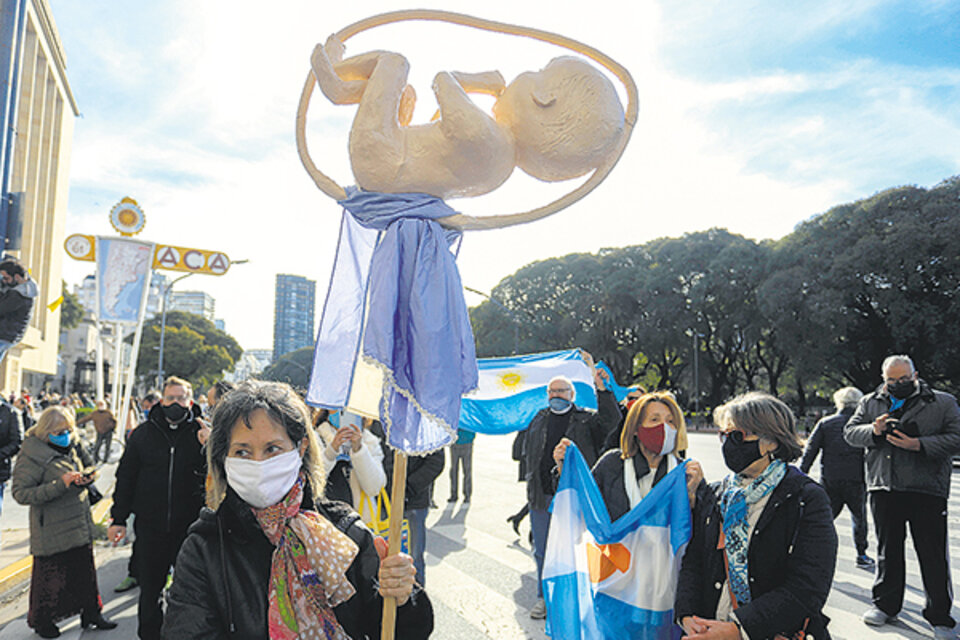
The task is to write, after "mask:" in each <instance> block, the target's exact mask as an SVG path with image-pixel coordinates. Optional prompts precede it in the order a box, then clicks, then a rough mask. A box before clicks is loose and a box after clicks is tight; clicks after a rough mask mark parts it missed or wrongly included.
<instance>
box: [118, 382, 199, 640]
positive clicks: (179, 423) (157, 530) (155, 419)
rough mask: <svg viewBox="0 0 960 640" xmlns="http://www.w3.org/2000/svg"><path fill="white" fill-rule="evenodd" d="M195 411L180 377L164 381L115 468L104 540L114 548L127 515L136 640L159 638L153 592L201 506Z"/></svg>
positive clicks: (160, 585) (157, 591)
mask: <svg viewBox="0 0 960 640" xmlns="http://www.w3.org/2000/svg"><path fill="white" fill-rule="evenodd" d="M199 418H200V407H199V406H197V405H195V404H194V402H193V388H192V386H191V385H190V383H189V382H188V381H186V380H184V379H182V378H177V377H170V378H167V380H166V382H164V385H163V396H162V399H161V401H160V402H159V403H157V404H155V405H154V406H153V407H152V408H151V409H150V413H149V414H148V416H147V420H146V421H145V422H144V423H143V424H141V425H140V426H138V427H137V428H136V429H134V430H133V432H132V433H131V434H130V439H129V440H128V441H127V446H126V448H125V449H124V452H123V457H121V458H120V464H119V466H118V467H117V484H116V488H115V489H114V494H113V500H114V502H113V509H112V511H111V516H112V518H113V522H112V524H111V526H110V528H109V530H108V531H107V537H108V538H109V539H110V540H111V541H113V542H114V544H116V542H118V541H119V540H121V539H122V538H123V537H124V536H125V535H126V523H127V518H128V517H129V516H130V514H131V513H132V514H134V515H135V516H136V518H135V519H134V525H133V526H134V532H135V533H136V537H137V543H136V544H137V554H136V562H137V567H136V570H137V579H138V580H139V583H140V603H139V609H138V616H139V620H138V628H137V631H138V633H139V636H140V638H143V639H144V640H155V639H159V638H160V627H161V625H162V624H163V613H162V612H161V609H160V594H161V592H162V591H163V586H164V583H165V582H166V579H167V574H168V573H169V572H170V568H171V567H172V566H173V565H174V562H175V561H176V558H177V553H178V552H179V551H180V545H181V544H182V543H183V540H184V538H186V536H187V528H188V527H189V526H190V525H191V524H192V523H193V521H194V520H196V519H197V516H198V515H199V513H200V509H201V508H202V507H203V502H204V496H203V481H204V477H205V470H204V459H203V454H202V453H201V444H200V437H199V433H200V431H201V428H202V424H201V422H200V420H199Z"/></svg>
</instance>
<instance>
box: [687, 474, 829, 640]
mask: <svg viewBox="0 0 960 640" xmlns="http://www.w3.org/2000/svg"><path fill="white" fill-rule="evenodd" d="M718 489H719V483H717V484H715V485H714V491H710V492H708V493H707V494H706V495H705V496H704V498H705V499H703V500H701V499H699V498H700V495H699V494H698V500H697V505H696V507H695V508H694V522H693V538H692V539H691V540H690V543H689V544H688V545H687V551H686V553H685V554H684V556H683V564H682V565H681V568H680V580H679V583H678V585H677V598H676V603H675V605H674V612H675V614H676V619H677V621H680V620H681V619H683V618H684V617H686V616H690V615H698V616H701V617H703V618H713V617H714V616H715V614H716V611H717V604H718V602H719V601H720V589H721V588H723V584H724V582H725V580H726V578H727V576H726V569H725V568H724V559H723V551H722V550H719V549H717V541H718V539H719V535H720V530H721V520H720V510H719V507H718V500H717V496H716V494H715V491H716V490H718ZM747 553H748V558H749V571H750V592H751V595H752V601H751V602H750V603H749V604H746V605H741V606H740V607H739V608H737V610H736V612H737V619H738V620H739V621H740V624H741V625H742V626H743V628H744V629H745V630H746V632H747V633H748V634H749V635H750V639H751V640H764V639H766V638H773V637H774V636H775V635H776V634H777V633H783V634H784V635H786V636H788V637H792V636H793V634H794V632H796V631H798V630H799V629H800V628H801V627H803V624H804V621H805V620H806V619H807V618H809V619H810V621H809V623H808V625H807V629H806V630H807V633H808V634H809V635H811V636H813V637H814V638H829V637H830V636H829V634H828V633H827V630H826V626H827V623H828V622H829V619H828V618H827V617H826V616H825V615H823V612H822V609H823V605H824V604H825V603H826V601H827V596H828V595H829V594H830V587H831V585H832V584H833V571H834V566H835V564H836V560H837V532H836V530H835V529H834V527H833V517H832V514H831V511H830V500H829V498H827V494H826V492H825V491H824V490H823V487H821V486H820V485H819V484H817V483H816V482H814V481H813V480H811V479H810V478H808V477H807V476H806V475H805V474H803V473H802V472H800V471H799V470H798V469H796V468H795V467H792V466H791V467H788V470H787V475H786V476H785V477H784V478H783V480H781V481H780V484H779V485H777V486H776V488H774V490H773V493H772V494H771V495H770V498H769V500H768V501H767V504H766V506H765V507H764V509H763V512H762V513H761V514H760V519H759V520H758V521H757V526H756V528H755V529H754V532H753V536H752V537H751V541H750V547H749V549H748V552H747Z"/></svg>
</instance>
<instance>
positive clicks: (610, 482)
mask: <svg viewBox="0 0 960 640" xmlns="http://www.w3.org/2000/svg"><path fill="white" fill-rule="evenodd" d="M561 446H563V443H561ZM559 448H560V447H558V449H559ZM563 448H564V450H565V449H566V447H565V446H563ZM686 450H687V426H686V422H685V421H684V418H683V411H681V410H680V406H679V405H678V404H677V401H676V400H675V399H674V397H673V394H671V393H670V392H667V391H654V392H652V393H645V394H643V395H642V396H640V397H639V398H638V399H636V400H635V401H634V402H633V404H632V405H631V406H630V410H629V411H628V412H627V417H626V419H625V420H624V421H623V428H622V429H621V430H620V448H619V449H611V450H610V451H607V452H606V453H605V454H603V456H601V458H600V459H599V460H597V463H596V464H595V465H594V466H593V477H594V479H595V480H596V481H597V486H598V487H599V488H600V495H602V496H603V501H604V503H605V504H606V505H607V511H608V512H609V514H610V520H611V521H613V520H617V519H618V518H620V517H621V516H623V515H624V514H625V513H627V512H628V511H630V510H631V509H632V508H634V507H635V506H637V504H639V502H640V501H641V500H643V498H645V497H646V495H647V494H648V493H650V490H651V489H652V488H653V487H654V485H656V484H657V483H658V482H660V480H662V479H663V478H664V477H665V476H666V475H667V474H668V473H670V472H671V471H673V470H674V469H675V468H676V467H677V465H679V464H681V463H682V462H683V457H684V456H685V455H686ZM557 453H562V452H557ZM686 474H687V493H688V495H689V497H690V504H691V506H692V505H694V504H695V503H696V497H697V491H698V489H700V490H701V491H706V490H707V487H706V484H702V480H703V470H702V469H701V468H700V463H699V462H697V461H696V460H691V461H690V463H689V464H688V465H687V470H686Z"/></svg>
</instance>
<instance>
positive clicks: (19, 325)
mask: <svg viewBox="0 0 960 640" xmlns="http://www.w3.org/2000/svg"><path fill="white" fill-rule="evenodd" d="M38 293H39V289H37V283H36V282H34V281H33V279H31V278H30V277H29V276H28V277H27V279H26V280H24V281H23V282H21V283H20V284H17V285H14V286H12V287H3V288H2V289H0V340H6V341H7V342H12V343H14V344H16V343H18V342H20V341H21V340H23V336H24V335H25V334H26V333H27V327H29V326H30V318H31V317H32V316H33V305H34V303H35V302H36V300H37V294H38Z"/></svg>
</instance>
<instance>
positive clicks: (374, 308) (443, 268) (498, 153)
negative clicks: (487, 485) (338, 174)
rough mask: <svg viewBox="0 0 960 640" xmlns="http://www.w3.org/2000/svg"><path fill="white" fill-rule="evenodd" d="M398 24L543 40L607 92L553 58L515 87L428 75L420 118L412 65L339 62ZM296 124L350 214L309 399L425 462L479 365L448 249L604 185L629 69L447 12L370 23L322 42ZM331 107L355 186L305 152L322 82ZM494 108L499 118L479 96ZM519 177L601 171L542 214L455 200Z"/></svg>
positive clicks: (302, 143) (385, 55)
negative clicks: (430, 115) (481, 212)
mask: <svg viewBox="0 0 960 640" xmlns="http://www.w3.org/2000/svg"><path fill="white" fill-rule="evenodd" d="M400 20H444V21H448V22H454V23H458V24H462V25H466V26H471V27H477V28H481V29H486V30H489V31H500V32H506V33H513V34H515V35H523V36H529V37H533V38H536V39H539V40H543V41H546V42H550V43H553V44H559V45H560V46H564V47H567V48H568V49H571V50H573V51H575V52H577V53H580V54H582V55H584V56H586V57H587V58H590V59H592V60H594V61H597V62H599V63H600V64H601V65H602V66H604V67H606V68H607V70H608V71H611V72H612V73H613V74H614V75H615V76H616V77H617V78H619V79H620V80H621V81H622V82H623V83H624V86H625V88H626V93H627V96H628V98H629V104H628V107H627V110H626V113H625V112H624V108H623V106H622V105H621V102H620V99H619V97H618V95H617V91H616V89H615V88H614V85H613V83H612V82H611V81H610V80H609V79H608V78H607V76H606V75H605V74H604V73H602V72H601V71H600V70H599V69H598V68H597V67H596V66H594V65H593V64H591V63H590V62H588V61H587V60H585V59H583V58H581V57H573V56H562V57H558V58H554V59H552V60H550V61H549V62H548V64H547V65H546V66H545V67H544V68H543V69H541V70H539V71H530V72H526V73H522V74H520V75H519V76H518V77H517V78H515V79H514V80H513V81H511V82H510V83H509V84H508V83H506V82H505V81H504V78H503V76H502V75H501V74H500V73H499V72H497V71H486V72H482V73H460V72H447V71H441V72H439V73H437V74H436V76H435V78H434V81H433V87H432V89H433V92H434V94H435V96H436V99H437V103H438V105H439V111H438V113H437V116H435V118H434V120H433V121H431V122H429V123H425V124H411V115H412V113H413V108H414V105H415V102H416V93H415V91H414V90H413V88H412V87H410V86H409V85H408V84H407V79H408V72H409V64H408V62H407V60H406V58H405V57H404V56H403V55H401V54H399V53H395V52H390V51H370V52H365V53H361V54H358V55H355V56H350V57H345V45H344V43H345V41H346V40H347V39H348V38H349V37H351V36H353V35H355V34H356V33H359V32H360V31H363V30H365V29H369V28H371V27H375V26H379V25H381V24H386V23H388V22H396V21H400ZM310 67H311V74H310V76H309V78H308V80H307V84H306V85H305V86H304V90H303V93H302V95H301V101H300V108H299V110H298V114H297V143H298V150H299V152H300V156H301V160H302V161H303V164H304V166H305V167H306V169H307V171H308V173H309V174H310V176H311V177H312V178H313V180H314V182H315V183H316V184H317V186H318V187H319V188H320V189H321V190H322V191H323V192H324V193H326V194H327V195H330V196H331V197H333V198H334V199H336V200H337V201H338V202H340V203H341V204H342V205H343V207H344V209H345V213H344V218H343V223H342V224H341V230H340V242H339V246H338V250H337V258H336V262H335V265H334V273H333V277H332V279H331V284H330V289H329V291H328V294H327V300H326V302H325V305H324V312H323V317H322V320H321V326H320V332H319V335H318V338H317V347H316V351H315V356H314V368H313V373H312V376H311V382H310V387H309V389H308V394H307V399H308V401H309V402H311V403H312V404H315V405H318V406H324V407H330V408H342V407H346V408H348V409H349V410H351V411H354V412H357V413H360V414H362V415H367V416H371V417H379V418H380V419H381V421H382V422H383V424H384V430H385V432H386V435H387V441H388V443H389V444H390V445H391V446H393V447H395V448H397V449H400V450H402V451H405V452H409V453H416V454H423V453H427V452H429V451H432V450H435V449H437V448H439V447H442V446H444V445H445V444H448V443H449V442H450V441H451V440H452V438H453V436H454V435H455V432H456V426H457V422H458V419H459V409H460V404H459V403H460V397H461V395H462V394H464V393H467V392H469V391H470V390H471V389H473V388H474V387H475V386H476V382H477V367H476V357H475V352H474V343H473V335H472V331H471V329H470V322H469V316H468V314H467V310H466V304H465V303H464V301H463V294H462V285H461V283H460V278H459V274H458V273H457V270H456V264H455V261H454V256H453V254H452V253H451V251H450V245H451V242H452V240H453V239H454V238H455V237H458V236H459V231H462V230H467V229H484V228H497V227H504V226H508V225H512V224H518V223H522V222H530V221H532V220H535V219H537V218H542V217H544V216H546V215H549V214H551V213H555V212H556V211H559V210H560V209H562V208H564V207H566V206H569V205H570V204H571V203H572V202H575V201H576V200H577V199H579V198H582V197H583V196H584V195H586V193H588V192H589V191H590V190H592V189H593V188H595V187H596V186H597V185H598V184H599V183H600V182H601V181H602V180H603V178H604V177H605V176H606V175H607V173H609V171H610V170H611V169H612V168H613V166H614V165H615V164H616V161H617V159H618V158H619V157H620V155H621V154H622V152H623V149H624V147H625V145H626V142H627V139H628V138H629V134H630V131H631V130H632V127H633V123H634V121H635V119H636V88H635V86H634V85H633V82H632V79H631V78H630V75H629V73H627V72H626V70H625V69H623V68H622V67H620V66H619V65H617V64H616V63H615V62H613V61H612V60H610V59H609V58H607V57H606V56H604V55H603V54H602V53H600V52H599V51H597V50H595V49H592V48H590V47H587V46H586V45H582V44H580V43H577V42H575V41H573V40H569V39H567V38H564V37H562V36H558V35H556V34H549V33H546V32H543V31H536V30H532V29H524V28H521V27H514V26H512V25H505V24H502V23H494V22H490V21H485V20H480V19H477V18H472V17H469V16H463V15H459V14H451V13H448V12H442V11H430V10H420V11H403V12H395V13H391V14H383V15H380V16H374V17H373V18H370V19H367V20H365V21H361V22H358V23H355V24H354V25H351V26H349V27H347V28H345V29H343V30H341V31H340V32H339V33H337V34H335V35H333V36H331V37H330V38H329V39H327V41H326V42H325V43H323V44H318V45H317V46H316V48H315V49H314V51H313V54H312V56H311V58H310ZM315 86H318V87H319V88H320V91H321V92H322V93H323V95H324V96H326V98H327V99H328V100H330V101H331V102H332V103H334V104H337V105H357V111H356V115H355V117H354V119H353V124H352V126H351V129H350V136H349V151H350V164H351V168H352V171H353V175H354V178H355V180H356V185H357V186H356V187H348V188H343V187H341V186H340V185H338V184H337V183H336V182H334V181H333V180H332V179H330V178H329V177H327V176H326V175H325V174H323V173H321V172H320V171H319V170H318V169H317V167H316V166H315V165H314V163H313V161H312V159H311V158H310V155H309V152H308V151H307V144H306V132H305V130H306V125H305V122H306V114H307V108H308V106H309V100H310V95H311V93H312V91H313V88H314V87H315ZM471 93H485V94H489V95H492V96H494V97H495V98H496V100H495V103H494V106H493V108H492V110H491V111H490V112H488V111H485V110H484V109H481V108H480V107H479V106H478V105H477V104H476V103H474V101H473V100H472V99H471V98H470V94H471ZM516 167H519V168H520V169H521V170H523V171H524V172H526V173H528V174H529V175H531V176H533V177H535V178H538V179H540V180H544V181H550V182H555V181H562V180H570V179H573V178H577V177H580V176H584V175H586V174H588V173H590V172H593V173H592V174H591V175H590V176H589V177H588V178H587V179H586V180H585V181H584V182H583V183H582V184H580V185H579V186H577V187H576V188H575V189H574V190H573V191H571V192H570V193H568V194H567V195H566V196H563V197H562V198H560V199H558V200H556V201H554V202H551V203H549V204H547V205H545V206H543V207H540V208H538V209H534V210H533V211H528V212H523V213H514V214H506V215H493V216H477V217H471V216H465V215H462V214H459V213H457V212H456V211H454V210H453V209H452V208H450V206H449V205H448V204H447V203H446V202H445V201H446V200H449V199H453V198H460V197H472V196H480V195H483V194H486V193H490V192H491V191H493V190H495V189H496V188H497V187H499V186H500V185H502V184H503V183H504V182H505V181H506V180H507V179H508V178H509V177H510V175H511V174H512V173H513V171H514V169H515V168H516Z"/></svg>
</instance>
